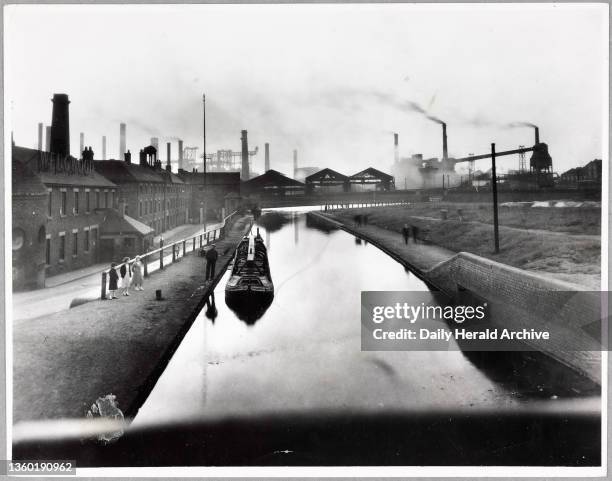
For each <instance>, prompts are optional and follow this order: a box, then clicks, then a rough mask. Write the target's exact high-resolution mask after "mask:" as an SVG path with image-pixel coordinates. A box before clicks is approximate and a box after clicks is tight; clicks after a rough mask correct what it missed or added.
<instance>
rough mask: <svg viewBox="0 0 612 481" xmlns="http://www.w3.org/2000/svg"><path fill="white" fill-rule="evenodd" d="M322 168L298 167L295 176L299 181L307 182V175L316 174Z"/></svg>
mask: <svg viewBox="0 0 612 481" xmlns="http://www.w3.org/2000/svg"><path fill="white" fill-rule="evenodd" d="M320 170H321V169H320V168H319V167H296V169H295V171H294V177H293V178H294V179H295V180H297V181H298V182H305V181H306V177H308V176H309V175H312V174H316V173H317V172H319V171H320Z"/></svg>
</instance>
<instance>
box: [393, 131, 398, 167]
mask: <svg viewBox="0 0 612 481" xmlns="http://www.w3.org/2000/svg"><path fill="white" fill-rule="evenodd" d="M393 153H394V160H395V163H396V164H397V163H398V162H399V134H393Z"/></svg>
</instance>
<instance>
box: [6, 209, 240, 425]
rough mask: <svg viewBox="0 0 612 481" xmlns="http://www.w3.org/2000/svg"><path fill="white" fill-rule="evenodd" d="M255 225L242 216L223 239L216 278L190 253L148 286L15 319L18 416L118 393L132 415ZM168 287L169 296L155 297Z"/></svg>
mask: <svg viewBox="0 0 612 481" xmlns="http://www.w3.org/2000/svg"><path fill="white" fill-rule="evenodd" d="M251 223H252V218H251V217H250V216H243V217H241V218H240V219H238V220H237V221H236V222H235V223H234V225H233V226H232V228H231V229H230V230H229V232H228V233H227V236H226V237H225V238H224V239H220V240H218V241H216V245H217V250H218V251H219V259H218V261H217V268H216V277H215V279H214V280H213V281H205V280H204V275H205V264H204V263H205V261H204V259H203V258H201V257H198V256H197V255H195V254H189V255H187V256H186V257H184V258H182V259H181V260H180V261H178V262H176V263H174V264H172V265H169V266H167V267H166V268H165V269H164V270H163V271H157V272H155V273H153V274H152V275H151V276H149V277H148V278H146V279H145V290H144V291H132V293H131V296H129V297H124V296H120V297H119V299H116V300H96V301H92V302H88V303H87V304H84V305H81V306H78V307H75V308H72V309H69V310H66V311H63V312H58V313H55V314H51V315H47V316H41V317H38V318H35V319H30V320H29V321H27V322H18V323H15V324H14V325H13V328H12V329H13V422H14V423H17V422H19V421H25V420H40V419H49V418H62V417H69V418H79V417H82V416H84V415H85V413H86V410H87V408H88V407H89V406H91V404H92V403H93V402H94V401H95V400H96V398H98V397H100V396H105V395H107V394H111V393H112V394H114V395H115V396H116V397H117V402H118V407H119V408H120V409H121V410H122V411H123V412H124V414H125V415H126V417H132V416H134V415H135V413H136V412H137V411H138V408H139V407H140V405H141V404H142V402H144V400H145V399H146V397H147V396H148V394H149V392H150V390H151V389H152V388H153V386H154V384H155V382H156V380H157V378H158V377H159V375H160V374H161V372H162V371H163V369H164V368H165V366H166V364H167V362H168V360H169V359H170V357H171V356H172V353H173V352H174V350H175V349H176V347H177V346H178V344H179V343H180V341H181V340H182V338H183V336H184V334H185V333H186V332H187V330H188V328H189V326H190V325H191V323H192V321H193V319H194V318H195V315H196V314H197V313H198V311H199V310H200V309H201V307H202V306H203V305H204V302H205V299H206V298H207V296H208V295H209V294H210V293H211V292H212V291H213V289H214V286H215V285H216V284H217V282H218V281H219V280H220V279H221V277H222V276H223V274H224V272H225V270H226V268H227V266H228V265H229V263H230V261H231V258H232V255H233V253H234V251H235V247H236V245H237V244H238V242H239V241H240V239H241V238H242V236H243V235H244V233H245V232H246V231H247V229H248V228H249V226H250V225H251ZM156 289H161V290H162V294H163V300H161V301H157V300H155V290H156Z"/></svg>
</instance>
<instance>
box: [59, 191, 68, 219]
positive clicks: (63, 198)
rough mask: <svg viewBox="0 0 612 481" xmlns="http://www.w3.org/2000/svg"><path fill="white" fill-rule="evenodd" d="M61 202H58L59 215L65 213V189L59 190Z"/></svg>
mask: <svg viewBox="0 0 612 481" xmlns="http://www.w3.org/2000/svg"><path fill="white" fill-rule="evenodd" d="M61 197H62V202H61V204H60V215H66V203H67V200H66V191H62V192H61Z"/></svg>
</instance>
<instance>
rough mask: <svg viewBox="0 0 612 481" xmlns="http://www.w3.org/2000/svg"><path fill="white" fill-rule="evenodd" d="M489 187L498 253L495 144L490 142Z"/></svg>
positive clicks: (496, 250) (497, 250) (496, 251)
mask: <svg viewBox="0 0 612 481" xmlns="http://www.w3.org/2000/svg"><path fill="white" fill-rule="evenodd" d="M491 187H492V190H493V235H494V236H495V253H496V254H499V220H498V217H497V174H496V173H495V144H494V143H493V144H491Z"/></svg>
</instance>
